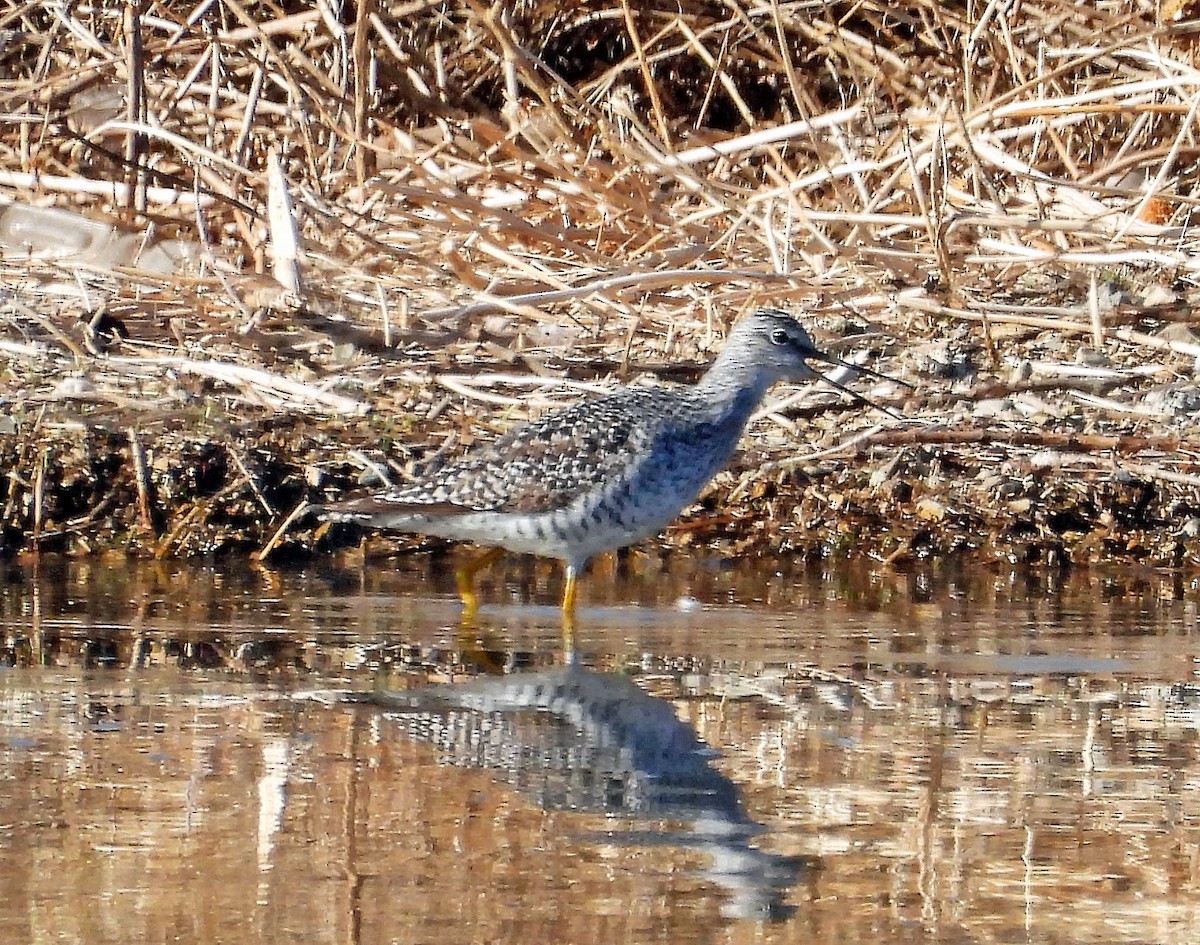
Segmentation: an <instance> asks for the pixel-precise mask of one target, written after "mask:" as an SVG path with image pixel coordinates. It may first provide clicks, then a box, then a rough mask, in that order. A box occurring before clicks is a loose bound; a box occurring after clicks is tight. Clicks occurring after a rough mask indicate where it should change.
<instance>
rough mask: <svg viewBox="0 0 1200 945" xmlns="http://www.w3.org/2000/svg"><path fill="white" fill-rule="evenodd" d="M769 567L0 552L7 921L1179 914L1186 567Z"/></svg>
mask: <svg viewBox="0 0 1200 945" xmlns="http://www.w3.org/2000/svg"><path fill="white" fill-rule="evenodd" d="M770 567H771V566H770V565H767V564H763V563H757V564H748V565H744V566H743V567H741V568H740V569H727V568H724V567H721V566H719V564H718V563H715V562H706V561H701V560H691V561H682V560H680V561H676V562H674V563H672V564H671V565H670V566H667V565H664V564H662V563H661V562H658V561H656V560H654V559H649V558H642V557H634V558H631V559H630V560H629V561H628V562H627V563H626V564H624V565H622V566H621V567H620V568H614V567H613V566H612V565H611V564H609V565H606V566H602V567H601V568H600V569H599V570H598V573H596V574H594V575H592V576H589V578H588V579H587V581H586V582H585V585H584V588H583V602H582V603H583V606H582V611H581V613H580V616H579V620H578V627H577V629H576V633H575V635H574V638H573V640H572V641H571V646H572V652H573V654H574V659H573V660H567V658H566V657H565V656H564V652H563V650H564V641H563V635H562V631H561V627H560V624H559V620H558V616H557V612H556V610H555V608H554V600H555V596H556V594H557V592H558V590H559V586H558V584H557V581H558V578H557V576H556V575H555V574H554V572H553V571H552V570H551V569H549V568H548V567H545V566H543V565H540V564H538V565H529V564H526V563H524V562H517V563H516V565H515V566H514V567H513V568H511V569H510V570H508V571H501V572H493V574H492V575H491V576H490V579H489V581H488V583H487V584H486V586H485V587H484V599H485V601H486V602H487V603H486V604H485V607H484V609H483V611H482V612H481V613H480V615H479V616H478V618H477V620H476V621H475V623H474V625H473V626H472V627H470V628H465V629H464V628H461V627H459V626H458V609H457V605H456V603H455V601H454V598H453V596H452V585H451V583H450V580H449V577H448V575H447V567H446V563H445V562H441V561H438V560H436V559H429V558H414V559H412V560H410V561H407V562H402V563H400V564H399V565H395V564H388V565H386V566H382V565H376V566H373V567H372V568H370V569H369V570H368V571H367V572H366V573H365V574H364V573H361V572H357V571H351V570H332V569H324V570H321V571H316V570H312V571H307V572H298V573H285V572H275V571H267V570H262V569H259V568H256V567H253V566H251V565H248V564H246V563H232V564H225V565H222V566H220V567H215V568H198V567H191V568H189V567H181V566H177V565H163V564H160V565H134V564H130V563H128V562H126V561H124V560H123V559H114V560H112V561H111V562H65V561H58V560H47V559H42V560H41V561H30V562H26V563H21V564H16V563H9V564H7V565H5V566H4V567H3V568H2V569H0V627H2V628H3V632H4V637H3V640H2V641H0V659H2V660H3V662H4V663H5V664H6V665H8V666H9V668H7V669H3V670H0V700H2V704H3V712H2V714H0V884H2V886H3V888H4V889H5V890H6V893H7V894H6V895H5V896H4V897H3V898H2V899H0V941H4V942H9V941H11V942H58V941H69V942H87V943H106V942H113V943H127V942H134V941H139V942H140V941H145V942H162V941H175V940H178V941H203V942H247V941H256V942H292V941H305V942H339V943H341V942H366V943H376V942H456V943H457V942H481V943H482V942H489V943H490V942H512V943H529V942H595V941H604V942H612V943H616V942H643V941H648V940H662V941H680V942H683V941H703V942H710V941H711V942H751V941H753V942H794V941H798V940H815V941H853V942H863V941H874V942H879V943H884V945H887V943H893V942H917V941H921V942H927V941H938V942H964V943H965V942H1039V943H1040V942H1055V943H1063V942H1088V943H1093V942H1105V941H1121V942H1181V943H1182V942H1188V943H1192V942H1195V941H1197V940H1200V896H1198V895H1197V894H1198V892H1200V888H1198V886H1200V831H1198V827H1200V764H1198V761H1197V756H1198V753H1200V739H1198V738H1197V733H1198V731H1200V681H1198V680H1197V678H1196V674H1197V669H1198V667H1200V633H1198V627H1197V604H1196V601H1197V600H1198V599H1200V589H1198V588H1197V587H1196V586H1195V585H1192V584H1189V583H1185V582H1183V581H1182V580H1180V579H1179V578H1178V577H1174V576H1171V575H1163V574H1156V573H1150V572H1147V573H1135V572H1132V571H1128V570H1126V571H1123V572H1120V573H1116V574H1107V575H1105V574H1086V575H1081V574H1076V575H1073V576H1070V577H1069V578H1064V577H1061V576H1044V575H1043V576H1038V575H1019V574H1016V573H1010V572H1008V571H1005V570H1000V571H983V570H976V571H975V572H973V573H971V574H963V573H953V572H937V571H919V572H916V573H907V574H902V573H895V572H892V571H889V570H887V569H886V568H882V567H879V568H872V567H868V566H862V565H860V566H858V567H855V568H835V567H824V568H816V569H810V570H807V571H795V572H779V571H773V570H770ZM530 600H532V601H533V603H529V601H530ZM346 690H352V691H355V692H357V693H359V696H358V698H360V699H365V700H368V701H366V702H359V703H347V702H345V701H340V697H339V696H338V695H336V693H337V692H344V691H346Z"/></svg>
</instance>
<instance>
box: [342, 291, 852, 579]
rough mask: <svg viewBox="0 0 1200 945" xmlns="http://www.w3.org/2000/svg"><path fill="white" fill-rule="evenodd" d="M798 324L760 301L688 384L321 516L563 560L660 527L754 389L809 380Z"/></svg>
mask: <svg viewBox="0 0 1200 945" xmlns="http://www.w3.org/2000/svg"><path fill="white" fill-rule="evenodd" d="M813 358H816V359H819V360H830V359H829V358H827V357H826V356H825V355H823V354H821V353H820V352H818V351H817V350H816V349H815V348H814V347H813V345H812V341H811V340H810V339H809V337H808V335H807V334H806V333H805V331H804V329H803V328H802V327H801V326H800V324H799V323H798V322H797V321H796V320H795V319H793V318H791V317H790V316H788V315H785V314H783V313H781V312H776V311H772V310H763V311H759V312H756V313H754V314H752V315H748V316H746V317H745V318H743V319H742V320H741V321H739V322H738V323H737V325H735V326H734V328H733V330H732V331H731V332H730V336H729V340H728V342H727V343H726V345H725V348H724V349H723V350H722V351H721V353H720V355H719V356H718V357H717V360H716V361H715V362H714V363H713V365H712V367H711V368H709V370H708V372H707V373H706V374H705V375H704V377H703V378H702V379H701V380H700V381H699V382H698V383H697V384H695V385H693V386H690V387H672V388H658V387H654V388H648V387H625V388H621V389H619V390H617V391H615V392H614V393H612V394H608V395H606V396H602V397H599V398H596V399H594V400H587V401H583V402H581V403H578V404H575V405H574V406H572V407H568V408H566V409H565V410H560V411H557V412H555V413H551V414H548V415H547V416H544V417H542V418H540V419H538V420H535V421H533V422H532V423H529V424H526V425H524V426H521V427H518V428H517V429H515V430H513V431H511V432H510V433H508V434H507V435H506V436H503V437H501V438H500V439H499V440H497V441H496V442H495V443H492V444H490V445H487V446H484V447H482V448H481V449H478V450H475V451H474V452H472V453H470V454H468V455H467V456H465V457H463V458H462V459H460V460H458V461H456V462H452V463H450V464H448V465H446V466H444V467H443V468H441V469H439V470H437V471H436V472H434V473H432V474H430V475H429V477H428V478H427V479H425V480H424V481H421V482H415V483H412V484H409V485H405V486H400V487H398V488H395V489H392V490H389V491H388V492H384V493H381V494H379V495H376V496H372V497H370V498H366V499H357V500H352V501H349V502H343V503H339V504H337V505H333V506H330V507H328V508H327V509H326V515H327V517H328V518H330V519H333V520H335V521H353V522H359V523H362V524H365V525H371V526H375V527H378V528H388V529H395V530H399V531H409V532H418V533H421V534H426V535H436V536H440V537H443V538H450V539H454V540H460V541H474V542H478V543H480V544H484V545H494V546H499V547H502V548H507V549H508V550H510V551H518V552H525V553H528V554H535V555H542V556H545V557H551V558H560V559H562V560H563V561H564V562H565V563H566V565H567V573H568V579H569V582H572V583H569V586H570V587H572V588H573V579H574V576H575V575H576V574H577V573H578V572H579V571H580V570H581V569H582V568H583V566H584V565H585V564H586V563H587V560H588V559H589V558H591V557H592V556H593V555H595V554H597V553H599V552H602V551H609V550H612V549H615V548H620V547H623V546H625V545H629V544H632V543H633V542H636V541H639V540H640V539H642V538H645V537H647V536H649V535H653V534H655V533H656V532H658V531H660V530H661V529H662V528H663V527H664V526H665V525H666V524H667V523H669V522H670V521H672V520H673V519H674V518H675V517H676V516H677V515H678V514H679V512H680V511H681V510H682V509H683V508H684V506H686V505H687V504H688V503H690V502H692V501H693V500H694V499H695V498H696V496H697V495H698V494H699V493H700V491H701V490H702V489H703V488H704V486H705V485H706V484H707V483H708V481H709V480H710V479H711V478H712V477H713V476H714V475H716V473H717V472H719V471H720V470H721V469H722V468H723V467H724V466H725V464H726V463H727V462H728V461H729V458H730V456H731V455H732V453H733V451H734V449H735V448H736V446H737V442H738V439H739V438H740V436H741V434H742V431H743V429H744V428H745V426H746V423H747V421H748V420H749V418H750V415H751V414H752V413H753V412H754V410H755V409H756V408H757V407H758V405H759V403H761V401H762V398H763V396H764V395H765V394H766V392H767V388H768V387H770V386H771V385H772V384H774V383H775V382H776V381H780V380H792V381H798V380H803V379H805V378H809V377H812V376H814V375H813V372H812V370H811V369H810V368H809V367H808V365H807V363H806V360H807V359H813Z"/></svg>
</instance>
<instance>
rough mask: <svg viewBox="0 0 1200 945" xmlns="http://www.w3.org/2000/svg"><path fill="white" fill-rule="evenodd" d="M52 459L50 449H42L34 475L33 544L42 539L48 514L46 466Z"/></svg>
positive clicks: (35, 545)
mask: <svg viewBox="0 0 1200 945" xmlns="http://www.w3.org/2000/svg"><path fill="white" fill-rule="evenodd" d="M49 461H50V451H49V450H42V452H41V453H40V454H39V455H38V464H37V470H36V471H35V472H34V476H33V535H32V538H33V544H34V547H37V544H38V542H39V541H41V539H42V525H43V524H44V522H45V515H46V466H47V464H48V463H49Z"/></svg>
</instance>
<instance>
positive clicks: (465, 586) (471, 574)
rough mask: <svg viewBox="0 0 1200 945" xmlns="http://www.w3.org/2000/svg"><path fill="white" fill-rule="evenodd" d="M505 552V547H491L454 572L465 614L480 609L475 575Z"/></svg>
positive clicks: (471, 614)
mask: <svg viewBox="0 0 1200 945" xmlns="http://www.w3.org/2000/svg"><path fill="white" fill-rule="evenodd" d="M502 554H504V549H503V548H489V549H488V550H487V551H485V552H484V553H483V554H481V555H478V556H476V557H475V558H473V559H472V560H471V561H468V562H467V563H466V564H465V565H463V566H462V567H461V568H459V569H458V570H457V571H455V572H454V586H455V587H456V588H458V596H459V597H460V598H462V602H463V616H473V615H474V614H475V611H477V610H478V609H479V596H478V595H477V594H476V593H475V575H476V574H478V573H479V572H480V571H482V570H483V569H484V568H486V567H487V566H488V565H490V564H491V563H492V562H493V561H495V560H496V559H497V558H499V557H500V556H501V555H502Z"/></svg>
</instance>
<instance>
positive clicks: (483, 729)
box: [326, 662, 801, 921]
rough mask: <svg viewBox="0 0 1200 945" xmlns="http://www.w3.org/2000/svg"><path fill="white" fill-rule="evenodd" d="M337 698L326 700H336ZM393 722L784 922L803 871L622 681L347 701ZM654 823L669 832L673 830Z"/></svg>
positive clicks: (670, 720)
mask: <svg viewBox="0 0 1200 945" xmlns="http://www.w3.org/2000/svg"><path fill="white" fill-rule="evenodd" d="M328 697H329V695H328V694H326V698H328ZM336 698H337V701H353V702H359V703H369V704H373V705H376V706H379V707H381V708H384V709H387V710H389V715H391V716H392V718H394V720H395V722H396V724H398V725H399V726H400V727H401V728H402V730H403V731H404V732H405V733H406V734H407V735H408V736H409V737H412V738H414V739H418V740H421V741H423V742H427V743H429V744H431V745H433V746H435V747H436V748H437V749H438V750H439V751H440V753H441V755H440V758H439V762H440V763H442V764H446V765H453V766H460V767H469V768H479V769H485V770H487V771H489V772H491V773H492V774H493V776H495V777H497V778H499V779H500V780H502V781H503V782H505V783H507V784H509V785H511V786H512V787H513V788H515V789H516V790H517V791H519V792H520V793H521V794H522V795H524V796H526V797H528V798H529V799H530V800H532V801H533V802H535V803H536V804H537V805H539V806H540V807H542V808H543V809H545V810H556V811H557V810H572V811H586V812H593V813H604V814H608V815H611V816H617V817H626V818H631V819H636V820H637V821H638V822H639V823H640V824H645V825H646V826H644V827H642V828H639V829H625V830H608V831H603V832H599V833H593V834H590V835H587V836H586V837H585V838H584V839H586V840H588V841H590V842H596V843H608V844H628V845H631V846H634V845H637V846H647V845H664V846H674V847H682V848H686V849H689V850H693V851H696V852H698V853H701V854H703V855H705V856H706V857H707V858H708V862H707V865H706V866H705V867H704V868H703V870H702V875H703V876H704V877H705V878H707V879H708V880H709V881H711V882H713V883H715V884H717V885H718V886H719V887H721V889H722V890H723V892H724V894H725V901H724V902H723V904H722V907H721V912H722V914H723V915H725V916H727V917H730V918H753V919H759V920H769V921H776V920H780V919H783V918H786V917H787V916H788V915H790V914H791V912H792V909H791V908H790V907H789V906H787V905H786V904H785V903H784V901H783V900H784V896H785V895H786V891H787V889H788V888H789V887H791V886H792V885H794V884H795V882H796V881H797V879H798V876H799V873H800V868H801V863H800V862H799V861H798V860H797V859H795V858H791V857H784V856H779V855H776V854H772V853H768V852H765V851H762V850H759V849H758V848H756V847H755V846H753V845H752V844H751V840H752V839H753V838H754V836H755V835H756V834H758V833H759V832H761V830H762V827H761V826H760V825H759V824H757V823H755V822H754V821H752V820H751V819H750V818H749V817H747V815H746V813H745V811H744V810H743V809H742V805H741V802H740V799H739V796H738V788H737V786H736V785H735V784H734V783H733V782H732V781H730V780H729V779H728V778H727V777H725V776H724V775H723V774H721V773H720V772H719V771H717V770H715V769H714V768H713V767H712V765H711V763H710V762H711V761H712V759H713V757H714V755H715V752H713V751H712V750H710V749H709V748H707V747H706V746H705V745H704V743H703V742H701V741H700V739H699V738H698V737H697V735H696V733H695V731H694V730H693V729H692V728H691V727H690V726H688V725H686V724H685V723H683V722H681V721H680V720H679V718H678V717H677V716H676V714H675V711H674V709H673V708H672V706H671V705H670V703H668V702H666V701H665V700H663V699H658V698H655V697H654V696H651V695H650V694H648V693H646V692H645V691H643V690H642V689H640V688H639V687H638V686H637V685H635V684H634V683H633V682H632V681H630V680H629V679H628V678H627V677H625V676H621V675H617V674H614V673H601V672H595V671H593V670H589V669H586V668H584V667H583V666H581V665H579V664H578V663H577V662H573V663H570V664H568V665H567V666H565V667H562V668H555V669H550V670H543V671H539V672H525V673H513V674H510V675H503V676H480V677H477V678H474V679H472V680H469V681H467V682H464V683H458V684H444V685H431V686H426V687H422V688H419V689H413V690H406V691H374V692H357V693H338V694H336ZM650 821H669V822H670V823H671V824H672V827H671V828H670V829H662V830H660V829H657V827H651V826H650V825H649V822H650Z"/></svg>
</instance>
